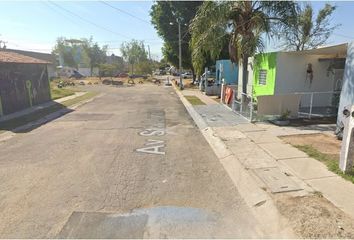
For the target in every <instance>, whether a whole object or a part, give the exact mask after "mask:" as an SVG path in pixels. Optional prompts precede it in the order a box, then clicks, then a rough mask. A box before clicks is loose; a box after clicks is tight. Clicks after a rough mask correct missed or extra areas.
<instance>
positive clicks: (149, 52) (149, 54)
mask: <svg viewBox="0 0 354 240" xmlns="http://www.w3.org/2000/svg"><path fill="white" fill-rule="evenodd" d="M148 51H149V59H150V62H151V54H150V45H148Z"/></svg>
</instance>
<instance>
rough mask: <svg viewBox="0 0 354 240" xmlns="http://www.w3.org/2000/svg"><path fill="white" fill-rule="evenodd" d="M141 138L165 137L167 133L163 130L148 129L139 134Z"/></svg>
mask: <svg viewBox="0 0 354 240" xmlns="http://www.w3.org/2000/svg"><path fill="white" fill-rule="evenodd" d="M139 135H140V136H163V135H165V131H164V130H162V129H150V128H149V129H146V130H144V131H142V132H140V133H139Z"/></svg>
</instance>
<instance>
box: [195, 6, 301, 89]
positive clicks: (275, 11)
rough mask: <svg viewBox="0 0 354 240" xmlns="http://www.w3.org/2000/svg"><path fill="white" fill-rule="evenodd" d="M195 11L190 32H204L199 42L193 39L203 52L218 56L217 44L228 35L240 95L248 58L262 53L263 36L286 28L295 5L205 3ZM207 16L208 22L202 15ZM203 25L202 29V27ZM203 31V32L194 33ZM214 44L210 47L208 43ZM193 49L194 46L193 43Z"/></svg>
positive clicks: (219, 46) (218, 47)
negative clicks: (239, 67) (239, 73)
mask: <svg viewBox="0 0 354 240" xmlns="http://www.w3.org/2000/svg"><path fill="white" fill-rule="evenodd" d="M201 9H202V10H200V11H198V13H197V14H196V16H195V18H194V19H193V24H192V26H191V30H192V31H193V32H195V34H197V33H200V32H204V34H203V36H204V37H202V38H201V39H199V40H198V38H199V36H198V35H195V36H193V38H196V40H194V41H198V42H199V44H201V47H202V48H203V51H208V52H211V53H215V54H216V53H217V52H218V51H221V45H219V44H215V43H217V41H218V40H217V39H218V38H220V35H219V36H218V35H216V34H214V32H215V31H216V30H218V33H221V32H222V31H224V32H228V33H229V34H230V38H229V55H230V59H231V60H232V61H233V62H237V63H238V62H239V60H240V61H241V62H242V66H243V67H242V73H243V74H242V86H243V89H242V91H243V92H244V93H246V92H247V79H248V74H247V73H248V72H247V65H248V58H249V57H251V56H253V55H254V54H255V53H256V52H262V50H263V47H264V43H263V35H264V34H266V35H267V36H269V37H271V35H272V33H274V32H275V31H276V29H279V28H280V27H281V26H282V25H283V24H285V23H286V22H287V21H288V19H289V18H291V17H292V16H294V14H295V3H294V2H289V1H284V2H282V1H220V2H215V4H210V3H209V2H204V3H203V6H202V7H201ZM205 11H206V12H208V15H206V16H207V17H208V19H207V21H205V19H206V16H205V14H204V12H205ZM203 22H205V26H203ZM193 25H194V26H197V27H196V28H199V27H202V28H203V29H202V30H200V29H197V30H196V29H193V28H194V27H193ZM210 42H211V43H214V44H211V43H210ZM192 45H195V43H193V42H192Z"/></svg>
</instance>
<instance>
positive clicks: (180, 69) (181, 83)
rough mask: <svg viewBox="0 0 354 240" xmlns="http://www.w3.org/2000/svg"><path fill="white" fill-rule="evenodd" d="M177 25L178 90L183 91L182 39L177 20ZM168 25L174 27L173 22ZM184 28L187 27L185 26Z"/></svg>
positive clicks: (179, 23) (179, 24)
mask: <svg viewBox="0 0 354 240" xmlns="http://www.w3.org/2000/svg"><path fill="white" fill-rule="evenodd" d="M177 23H178V55H179V57H178V60H179V88H180V89H181V90H183V82H182V38H181V20H180V19H179V18H177ZM170 25H174V23H173V22H170ZM185 26H187V25H186V24H185Z"/></svg>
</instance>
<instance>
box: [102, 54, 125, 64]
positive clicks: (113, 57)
mask: <svg viewBox="0 0 354 240" xmlns="http://www.w3.org/2000/svg"><path fill="white" fill-rule="evenodd" d="M106 62H107V63H108V64H123V62H124V61H123V58H122V57H119V56H116V55H114V54H112V55H111V56H107V57H106Z"/></svg>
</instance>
